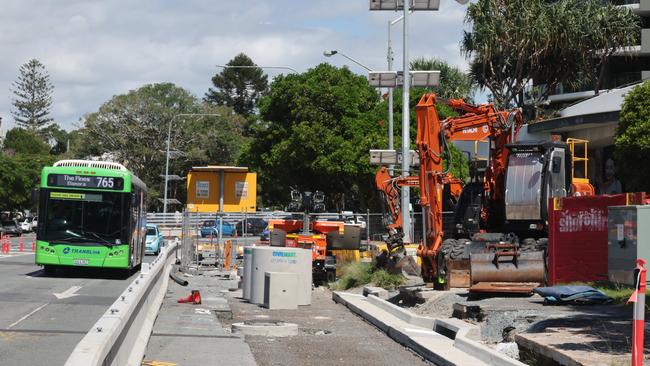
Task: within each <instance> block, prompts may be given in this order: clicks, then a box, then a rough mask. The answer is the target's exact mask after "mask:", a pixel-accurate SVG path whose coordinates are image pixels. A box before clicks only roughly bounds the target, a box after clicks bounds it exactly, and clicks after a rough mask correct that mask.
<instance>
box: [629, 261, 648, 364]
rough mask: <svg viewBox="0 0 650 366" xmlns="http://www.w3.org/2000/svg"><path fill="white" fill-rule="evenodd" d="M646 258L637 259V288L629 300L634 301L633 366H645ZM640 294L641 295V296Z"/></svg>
mask: <svg viewBox="0 0 650 366" xmlns="http://www.w3.org/2000/svg"><path fill="white" fill-rule="evenodd" d="M644 266H645V260H644V259H640V258H639V259H637V260H636V269H635V277H636V278H637V281H636V286H635V287H636V289H635V290H634V292H633V293H632V296H630V300H628V302H634V317H633V318H634V320H633V323H632V366H643V335H644V334H643V333H644V330H645V324H644V321H645V288H646V284H645V281H646V269H645V267H644ZM639 295H640V296H639Z"/></svg>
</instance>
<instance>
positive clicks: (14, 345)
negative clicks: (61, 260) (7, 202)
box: [0, 234, 154, 366]
mask: <svg viewBox="0 0 650 366" xmlns="http://www.w3.org/2000/svg"><path fill="white" fill-rule="evenodd" d="M32 240H33V234H28V235H26V236H25V238H24V242H25V250H26V252H22V253H21V252H20V248H19V245H20V239H19V238H12V240H11V242H12V245H11V246H12V248H11V252H10V254H9V255H2V256H0V365H3V366H11V365H62V364H63V363H64V362H65V360H66V359H67V358H68V355H69V354H70V352H72V350H73V349H74V347H75V346H76V344H77V343H78V342H79V341H80V340H81V338H83V336H84V335H85V334H86V332H88V330H89V329H90V327H91V326H92V325H93V324H94V323H95V322H96V321H97V319H99V317H100V316H101V315H102V314H103V313H104V312H105V311H106V309H107V308H108V306H109V305H110V304H112V303H113V302H114V301H115V299H116V298H117V297H118V295H119V294H120V293H121V292H122V291H123V290H124V289H125V288H126V286H127V284H129V283H130V282H131V281H132V280H133V277H134V276H135V274H133V275H132V276H131V277H130V278H128V279H124V278H123V277H120V275H119V274H117V273H115V272H111V271H105V270H101V271H100V270H92V271H88V272H81V271H66V272H58V273H57V275H56V276H54V277H48V276H45V274H44V273H43V270H42V269H41V267H40V266H37V265H35V264H34V254H33V253H31V242H32ZM27 243H29V245H28V244H27ZM153 258H154V257H152V256H150V257H145V262H150V261H152V260H153Z"/></svg>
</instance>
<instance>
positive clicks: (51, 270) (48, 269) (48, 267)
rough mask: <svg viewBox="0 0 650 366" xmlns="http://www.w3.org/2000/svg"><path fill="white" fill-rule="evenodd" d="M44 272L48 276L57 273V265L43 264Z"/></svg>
mask: <svg viewBox="0 0 650 366" xmlns="http://www.w3.org/2000/svg"><path fill="white" fill-rule="evenodd" d="M43 272H45V275H46V276H54V275H55V274H56V267H54V266H51V265H46V266H43Z"/></svg>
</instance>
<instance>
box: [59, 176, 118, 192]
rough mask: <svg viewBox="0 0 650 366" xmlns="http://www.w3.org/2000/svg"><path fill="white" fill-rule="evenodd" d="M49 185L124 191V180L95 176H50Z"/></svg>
mask: <svg viewBox="0 0 650 366" xmlns="http://www.w3.org/2000/svg"><path fill="white" fill-rule="evenodd" d="M47 185H48V186H50V187H67V188H96V189H110V190H115V191H121V190H122V189H124V179H122V178H118V177H98V176H94V175H73V174H49V175H48V176H47Z"/></svg>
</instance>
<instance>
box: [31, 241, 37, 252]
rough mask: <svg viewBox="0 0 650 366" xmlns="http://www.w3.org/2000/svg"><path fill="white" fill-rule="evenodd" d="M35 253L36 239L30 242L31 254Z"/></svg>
mask: <svg viewBox="0 0 650 366" xmlns="http://www.w3.org/2000/svg"><path fill="white" fill-rule="evenodd" d="M35 251H36V239H34V240H32V252H35Z"/></svg>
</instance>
